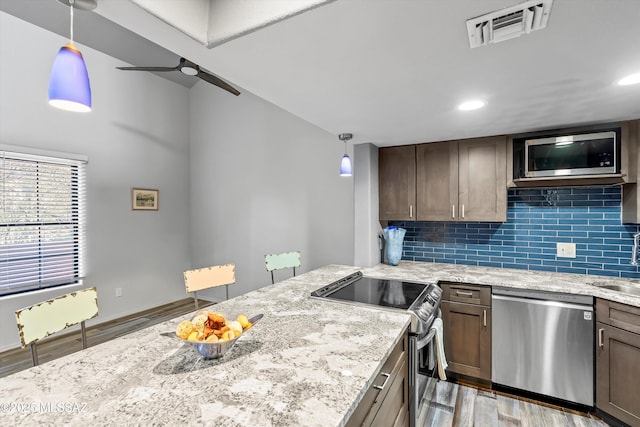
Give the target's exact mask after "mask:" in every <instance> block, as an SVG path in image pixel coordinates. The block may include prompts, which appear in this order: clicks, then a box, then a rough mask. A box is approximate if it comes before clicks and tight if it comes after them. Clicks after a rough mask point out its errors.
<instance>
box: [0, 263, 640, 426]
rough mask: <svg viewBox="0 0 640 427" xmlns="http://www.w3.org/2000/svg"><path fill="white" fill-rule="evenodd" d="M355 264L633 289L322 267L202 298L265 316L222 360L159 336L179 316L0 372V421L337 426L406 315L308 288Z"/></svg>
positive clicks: (483, 271) (560, 287)
mask: <svg viewBox="0 0 640 427" xmlns="http://www.w3.org/2000/svg"><path fill="white" fill-rule="evenodd" d="M358 270H360V271H362V272H363V274H364V275H366V276H370V277H380V278H395V279H400V280H406V281H417V282H425V283H428V282H432V283H435V282H437V281H439V280H445V281H449V282H462V283H474V284H481V285H490V286H505V287H520V288H526V289H538V290H545V291H555V292H569V293H575V294H584V295H592V296H595V297H599V298H604V299H608V300H610V301H615V302H620V303H625V304H629V305H633V306H637V307H640V297H637V296H633V295H627V294H622V293H620V292H615V291H611V290H607V289H602V288H600V287H598V286H594V285H598V284H601V283H603V282H606V283H618V282H620V283H625V282H627V281H625V280H624V279H607V278H604V277H600V276H582V275H574V274H557V273H544V272H531V271H524V270H523V271H520V270H512V269H495V268H485V267H468V266H460V265H454V264H437V263H419V262H405V261H403V262H401V263H400V265H399V266H388V265H383V264H380V265H377V266H374V267H371V268H363V269H359V268H357V267H352V266H340V265H330V266H326V267H322V268H319V269H317V270H314V271H311V272H308V273H305V274H302V275H299V276H297V277H292V278H290V279H287V280H285V281H282V282H279V283H276V284H275V285H269V286H266V287H264V288H261V289H258V290H256V291H253V292H250V293H247V294H245V295H242V296H239V297H236V298H233V299H231V300H229V301H224V302H221V303H219V304H217V305H215V306H214V307H213V308H211V309H212V310H214V311H218V312H221V313H223V314H224V315H226V316H231V317H234V316H236V315H237V314H239V313H244V314H246V315H248V316H249V317H251V316H253V315H255V314H258V313H263V314H264V318H263V319H262V320H261V321H260V322H259V323H257V324H256V325H255V326H254V327H253V328H252V329H251V330H250V331H249V332H247V333H246V335H244V336H242V337H241V338H240V339H239V340H238V342H237V343H236V345H235V346H234V347H233V348H232V349H231V350H230V351H229V352H228V353H227V354H226V355H225V356H224V357H223V358H222V359H219V360H204V359H202V358H201V357H200V356H199V355H198V353H197V352H196V351H195V349H194V348H193V346H192V345H190V344H187V343H184V342H182V341H180V340H178V339H177V338H174V337H171V336H165V335H162V334H164V333H169V335H171V334H172V333H173V332H174V330H175V326H176V325H177V324H178V323H179V321H180V320H183V319H189V318H190V317H191V315H188V316H182V317H178V318H176V319H173V320H171V321H167V322H164V323H160V324H158V325H156V326H153V327H151V328H147V329H144V330H141V331H138V332H135V333H132V334H129V335H126V336H123V337H120V338H117V339H115V340H113V341H110V342H107V343H104V344H101V345H97V346H94V347H89V348H88V349H86V350H83V351H80V352H77V353H74V354H71V355H69V356H65V357H63V358H60V359H56V360H53V361H51V362H48V363H46V364H43V365H40V366H37V367H34V368H31V369H27V370H25V371H22V372H18V373H16V374H13V375H10V376H8V377H5V378H2V379H0V425H72V426H79V425H83V426H84V425H132V424H135V425H148V424H160V425H211V426H213V425H215V426H252V427H253V426H301V425H304V426H342V425H345V423H346V422H347V420H348V419H349V417H350V415H351V414H352V413H353V412H354V410H355V409H356V408H357V407H358V404H359V403H360V401H361V400H362V398H363V396H364V394H365V393H366V391H367V390H368V389H369V387H370V386H371V385H372V383H373V381H374V379H375V376H376V373H377V372H378V371H379V369H380V367H381V365H382V364H383V362H384V361H385V360H386V359H387V357H389V354H390V352H391V351H392V349H393V348H394V346H395V345H396V344H397V343H398V342H399V341H400V340H401V339H402V338H403V335H404V333H405V331H406V329H407V327H408V325H409V323H410V317H409V315H408V314H404V313H400V312H392V311H385V310H380V309H376V308H368V307H363V306H356V305H350V304H344V303H339V302H333V301H327V300H319V299H315V298H310V297H309V295H310V293H311V292H312V291H314V290H315V289H317V288H319V287H321V286H323V285H326V284H329V283H331V282H333V281H335V280H337V279H339V278H342V277H344V276H346V275H349V274H351V273H353V272H355V271H358ZM634 282H636V281H634Z"/></svg>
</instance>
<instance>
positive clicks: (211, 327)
mask: <svg viewBox="0 0 640 427" xmlns="http://www.w3.org/2000/svg"><path fill="white" fill-rule="evenodd" d="M262 316H263V315H262V314H258V315H256V316H253V317H252V318H250V319H249V318H248V317H247V316H246V315H244V314H239V315H238V316H237V317H236V318H235V320H231V319H232V318H231V317H225V316H224V315H223V314H222V313H218V312H213V311H209V310H200V311H198V312H196V314H195V315H194V316H193V318H192V319H191V320H183V321H181V322H180V323H179V324H178V326H177V327H176V337H177V338H178V339H180V340H182V341H184V342H188V343H190V344H193V345H194V347H195V349H196V351H197V352H198V353H199V354H200V355H201V356H202V357H203V358H205V359H218V358H220V357H222V356H224V354H225V353H226V352H227V351H228V350H229V349H230V348H231V347H233V345H234V344H235V343H236V341H237V340H238V338H240V337H241V336H242V334H244V333H245V332H246V331H248V330H249V329H251V327H252V326H253V325H254V324H255V323H256V322H257V321H259V320H260V319H262Z"/></svg>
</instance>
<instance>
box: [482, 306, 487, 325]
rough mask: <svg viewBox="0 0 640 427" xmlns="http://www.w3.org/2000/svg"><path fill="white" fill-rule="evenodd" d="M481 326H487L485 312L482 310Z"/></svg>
mask: <svg viewBox="0 0 640 427" xmlns="http://www.w3.org/2000/svg"><path fill="white" fill-rule="evenodd" d="M482 324H483V325H484V326H487V310H482Z"/></svg>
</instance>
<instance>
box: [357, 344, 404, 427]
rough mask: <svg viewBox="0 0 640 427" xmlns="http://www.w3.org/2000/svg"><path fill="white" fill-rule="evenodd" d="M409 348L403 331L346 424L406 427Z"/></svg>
mask: <svg viewBox="0 0 640 427" xmlns="http://www.w3.org/2000/svg"><path fill="white" fill-rule="evenodd" d="M408 351H409V341H408V334H407V333H405V335H404V338H403V339H402V340H401V341H400V342H399V343H398V345H396V347H395V348H394V350H393V351H392V352H391V355H390V356H389V358H388V359H387V360H386V361H385V363H384V364H383V366H382V369H381V370H380V372H379V373H378V374H377V375H376V378H375V381H374V383H373V384H372V385H371V387H369V390H367V392H366V393H365V395H364V397H363V398H362V400H361V401H360V404H359V405H358V407H357V408H356V410H355V411H354V413H353V414H352V415H351V417H350V418H349V420H348V421H347V423H346V426H347V427H354V426H378V427H408V426H409V383H408V381H409V371H408Z"/></svg>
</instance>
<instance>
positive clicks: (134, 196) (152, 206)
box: [131, 188, 160, 211]
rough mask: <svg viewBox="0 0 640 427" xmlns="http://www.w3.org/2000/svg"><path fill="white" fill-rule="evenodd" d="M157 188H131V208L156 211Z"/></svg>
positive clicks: (158, 193) (158, 192) (158, 194)
mask: <svg viewBox="0 0 640 427" xmlns="http://www.w3.org/2000/svg"><path fill="white" fill-rule="evenodd" d="M159 196H160V191H159V190H150V189H148V188H132V189H131V209H133V210H134V211H157V210H158V197H159Z"/></svg>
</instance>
